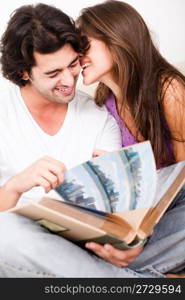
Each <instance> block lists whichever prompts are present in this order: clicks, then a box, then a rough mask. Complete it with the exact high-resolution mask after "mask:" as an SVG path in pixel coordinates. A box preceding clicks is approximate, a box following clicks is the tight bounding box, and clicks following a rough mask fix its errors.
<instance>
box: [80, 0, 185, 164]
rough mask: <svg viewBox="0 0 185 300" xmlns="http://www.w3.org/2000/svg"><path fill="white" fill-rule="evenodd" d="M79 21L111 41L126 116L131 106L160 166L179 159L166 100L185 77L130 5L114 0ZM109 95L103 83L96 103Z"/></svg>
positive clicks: (94, 34) (90, 33)
mask: <svg viewBox="0 0 185 300" xmlns="http://www.w3.org/2000/svg"><path fill="white" fill-rule="evenodd" d="M77 24H78V25H79V26H80V27H81V30H82V32H83V33H84V34H87V35H88V36H90V37H94V38H96V39H99V40H101V41H103V42H105V44H106V45H107V46H108V47H109V49H110V51H111V53H112V56H113V60H114V63H115V67H114V71H113V76H114V80H115V81H116V82H117V84H118V85H119V87H120V89H121V92H122V105H121V109H120V111H119V114H120V116H121V115H122V111H123V110H124V108H125V107H128V108H129V110H130V112H131V115H132V117H133V119H134V122H135V124H136V128H137V135H138V134H140V135H141V136H142V137H143V138H144V139H145V140H150V142H151V145H152V148H153V151H154V156H155V159H156V163H157V165H158V166H161V164H164V165H166V164H171V163H173V162H175V158H174V154H173V149H172V145H171V141H172V139H175V137H174V136H172V133H171V132H170V130H169V127H168V125H167V122H166V119H165V114H164V108H163V99H164V96H165V91H166V90H167V88H168V86H169V85H170V83H171V81H172V80H173V79H174V78H176V79H177V80H178V82H180V84H182V85H183V86H184V87H185V77H184V76H183V75H182V74H181V73H180V72H179V71H178V70H177V69H176V68H175V67H173V66H172V65H171V64H170V63H168V62H167V61H166V60H165V59H164V58H163V57H162V55H161V54H160V53H159V51H158V50H157V48H156V47H155V45H154V43H153V41H152V38H151V36H150V32H149V30H148V28H147V26H146V24H145V22H144V20H143V19H142V17H141V16H140V15H139V14H138V12H137V11H136V10H135V9H134V8H133V7H132V6H130V5H129V4H127V3H124V2H121V1H116V0H113V1H112V0H108V1H105V2H104V3H102V4H98V5H95V6H91V7H87V8H85V9H83V10H82V13H81V15H80V17H79V18H78V20H77ZM97 55H98V53H97ZM109 93H110V90H109V88H108V87H107V86H105V85H104V84H103V83H99V85H98V87H97V90H96V95H95V101H96V103H97V104H98V105H102V104H104V103H105V101H106V99H107V97H108V95H109Z"/></svg>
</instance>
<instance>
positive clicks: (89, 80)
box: [83, 77, 95, 85]
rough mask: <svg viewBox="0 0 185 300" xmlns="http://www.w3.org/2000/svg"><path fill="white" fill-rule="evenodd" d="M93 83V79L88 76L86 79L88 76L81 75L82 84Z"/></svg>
mask: <svg viewBox="0 0 185 300" xmlns="http://www.w3.org/2000/svg"><path fill="white" fill-rule="evenodd" d="M93 83H95V81H94V80H92V79H90V78H89V79H88V78H85V77H83V84H84V85H90V84H93Z"/></svg>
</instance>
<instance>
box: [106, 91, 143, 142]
mask: <svg viewBox="0 0 185 300" xmlns="http://www.w3.org/2000/svg"><path fill="white" fill-rule="evenodd" d="M105 106H106V108H107V110H108V112H109V113H110V114H111V115H112V116H113V117H114V118H115V120H116V121H117V123H118V126H119V128H120V131H121V137H122V146H123V147H125V146H129V145H133V144H136V143H137V140H136V138H135V137H134V136H133V135H132V133H131V132H130V131H129V130H128V128H127V127H126V125H125V123H124V122H123V121H122V120H121V118H120V117H119V115H118V112H117V108H116V101H115V98H114V95H113V94H110V96H109V97H108V98H107V100H106V103H105Z"/></svg>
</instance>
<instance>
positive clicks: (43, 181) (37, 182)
mask: <svg viewBox="0 0 185 300" xmlns="http://www.w3.org/2000/svg"><path fill="white" fill-rule="evenodd" d="M65 169H66V168H65V166H64V164H63V163H61V162H60V161H58V160H56V159H54V158H51V157H49V156H44V157H43V158H41V159H39V160H37V161H36V162H35V163H33V164H32V165H31V166H29V167H28V168H26V169H25V170H23V171H22V172H21V173H19V174H17V175H15V176H14V177H12V178H11V179H10V180H9V181H8V182H7V183H6V185H5V187H6V188H7V189H8V190H10V191H12V192H15V193H16V194H17V195H19V196H21V194H22V193H24V192H27V191H29V190H30V189H31V188H33V187H35V186H42V187H43V188H44V189H45V192H46V193H47V192H49V191H50V190H51V189H54V188H56V187H57V186H58V185H59V184H61V183H62V182H63V178H64V177H63V174H64V171H65Z"/></svg>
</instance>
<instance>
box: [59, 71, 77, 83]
mask: <svg viewBox="0 0 185 300" xmlns="http://www.w3.org/2000/svg"><path fill="white" fill-rule="evenodd" d="M60 82H61V84H62V85H66V86H73V84H74V75H73V73H72V72H71V71H70V70H68V69H67V70H63V72H62V74H61V77H60Z"/></svg>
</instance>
